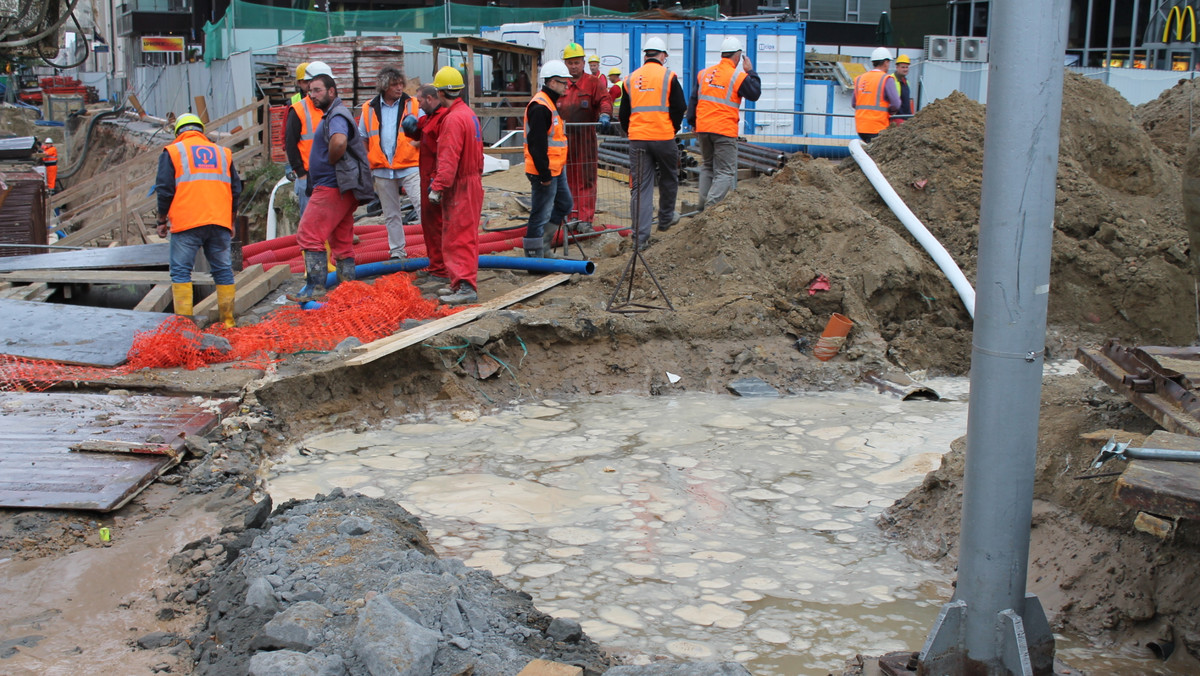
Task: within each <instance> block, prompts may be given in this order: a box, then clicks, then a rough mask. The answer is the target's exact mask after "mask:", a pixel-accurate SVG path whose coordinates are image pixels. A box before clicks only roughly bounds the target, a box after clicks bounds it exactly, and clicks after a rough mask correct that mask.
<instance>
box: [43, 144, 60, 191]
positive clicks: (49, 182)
mask: <svg viewBox="0 0 1200 676" xmlns="http://www.w3.org/2000/svg"><path fill="white" fill-rule="evenodd" d="M42 164H43V165H45V167H46V187H47V188H48V189H49V190H50V191H51V192H54V184H55V183H58V148H55V147H54V139H51V138H48V139H46V140H45V141H42Z"/></svg>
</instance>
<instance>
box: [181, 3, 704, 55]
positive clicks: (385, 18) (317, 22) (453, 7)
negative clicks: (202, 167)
mask: <svg viewBox="0 0 1200 676" xmlns="http://www.w3.org/2000/svg"><path fill="white" fill-rule="evenodd" d="M718 9H719V8H718V6H717V5H715V4H713V5H705V6H696V7H691V8H690V9H689V14H690V15H691V16H692V17H693V18H696V19H716V18H718ZM583 12H584V9H583V8H582V7H569V6H568V7H529V8H514V7H479V6H475V5H460V4H457V3H453V2H450V3H446V4H443V5H441V6H438V7H425V8H417V9H396V10H377V11H349V12H346V11H339V12H329V13H326V12H311V11H307V10H302V9H286V8H283V7H269V6H266V5H256V4H254V3H252V2H246V1H245V0H233V2H232V3H230V5H229V9H228V10H227V11H226V12H225V16H223V17H221V19H220V20H219V21H217V22H216V23H206V24H205V26H204V34H205V39H204V60H205V61H207V62H211V61H212V60H213V59H224V58H227V57H228V56H229V55H230V54H232V53H234V52H237V51H244V50H245V49H246V48H247V46H246V45H241V46H239V45H238V44H237V42H238V39H237V37H236V36H237V33H236V30H237V29H258V30H270V31H276V32H277V33H278V34H279V35H281V36H282V35H283V33H284V32H287V33H294V32H296V31H303V32H304V42H319V41H322V40H327V39H329V38H331V37H336V36H339V35H357V34H361V33H430V34H434V35H439V34H440V35H445V34H462V33H478V32H479V30H480V29H481V28H483V27H484V26H499V25H501V24H506V23H521V22H525V21H562V20H566V19H578V18H584V14H583ZM634 15H635V13H633V12H617V11H612V10H606V9H600V8H596V7H592V8H590V9H589V10H588V16H590V17H607V18H631V17H633V16H634ZM447 25H449V29H447ZM290 42H295V40H294V39H292V40H290ZM255 46H256V47H257V46H258V45H255Z"/></svg>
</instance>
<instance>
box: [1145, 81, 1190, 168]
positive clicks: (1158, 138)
mask: <svg viewBox="0 0 1200 676" xmlns="http://www.w3.org/2000/svg"><path fill="white" fill-rule="evenodd" d="M1133 116H1134V119H1136V120H1137V121H1138V122H1139V123H1140V124H1141V125H1142V127H1143V128H1144V129H1145V130H1146V133H1147V134H1149V135H1150V139H1151V140H1152V141H1154V145H1156V146H1158V147H1159V148H1161V149H1162V151H1163V152H1164V153H1166V154H1167V158H1168V159H1169V160H1170V161H1171V162H1172V163H1174V164H1175V165H1176V166H1179V165H1181V164H1182V163H1183V156H1184V155H1185V154H1186V153H1187V142H1188V138H1189V137H1191V135H1192V132H1193V131H1195V129H1196V128H1197V127H1200V83H1197V82H1196V81H1195V80H1180V81H1179V82H1178V83H1177V84H1176V85H1175V86H1174V87H1171V88H1170V89H1167V90H1165V91H1164V92H1163V93H1161V94H1159V95H1158V98H1157V99H1154V100H1153V101H1147V102H1146V103H1143V104H1142V105H1140V106H1138V107H1137V108H1135V109H1134V112H1133Z"/></svg>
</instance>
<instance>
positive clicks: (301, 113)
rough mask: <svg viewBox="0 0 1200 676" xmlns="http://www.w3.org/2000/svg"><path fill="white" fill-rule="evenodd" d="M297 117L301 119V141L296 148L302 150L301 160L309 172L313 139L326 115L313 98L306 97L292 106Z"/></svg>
mask: <svg viewBox="0 0 1200 676" xmlns="http://www.w3.org/2000/svg"><path fill="white" fill-rule="evenodd" d="M292 110H294V111H296V117H298V118H300V141H299V142H298V143H296V147H297V148H299V149H300V159H301V160H302V161H303V162H304V170H305V171H308V155H309V153H311V152H312V144H313V139H314V138H316V136H317V125H318V124H321V118H322V117H324V116H325V113H324V112H323V111H322V110H321V109H320V108H318V107H316V106H315V105H313V102H312V98H310V97H308V96H305V97H304V98H302V99H300V100H299V101H297V102H296V103H293V104H292Z"/></svg>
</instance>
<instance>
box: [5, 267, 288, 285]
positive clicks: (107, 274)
mask: <svg viewBox="0 0 1200 676" xmlns="http://www.w3.org/2000/svg"><path fill="white" fill-rule="evenodd" d="M285 267H286V266H285ZM0 279H2V280H4V281H8V282H27V283H29V282H46V283H47V284H169V283H170V282H171V273H169V272H167V271H166V270H162V271H154V270H14V271H13V272H0ZM192 283H194V284H212V283H213V281H212V275H211V274H209V273H207V272H193V273H192Z"/></svg>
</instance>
